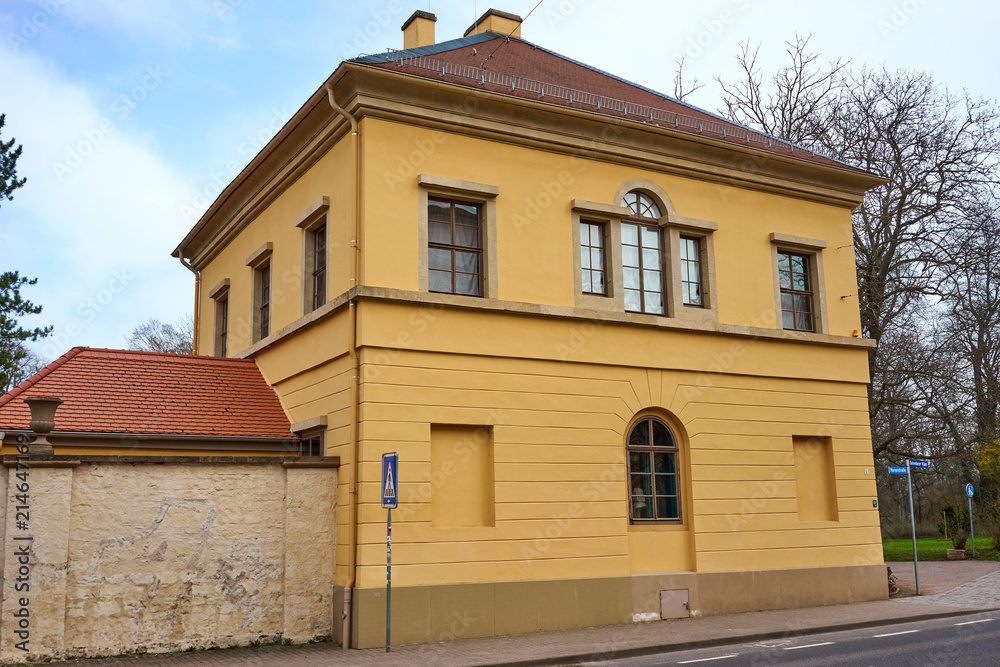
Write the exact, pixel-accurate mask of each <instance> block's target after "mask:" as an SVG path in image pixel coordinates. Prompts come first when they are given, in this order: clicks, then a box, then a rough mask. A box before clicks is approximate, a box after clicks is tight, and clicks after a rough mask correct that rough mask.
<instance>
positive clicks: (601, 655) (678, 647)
mask: <svg viewBox="0 0 1000 667" xmlns="http://www.w3.org/2000/svg"><path fill="white" fill-rule="evenodd" d="M994 611H1000V607H991V608H989V609H968V610H962V611H945V612H937V613H930V614H922V615H919V616H906V617H902V618H880V619H876V620H872V621H857V622H854V623H843V624H840V625H823V626H816V627H811V628H803V629H802V630H783V631H781V632H777V631H772V632H757V633H752V634H747V635H739V636H733V637H725V638H722V639H699V640H697V641H687V642H684V641H682V642H674V643H669V644H650V645H648V646H635V647H632V648H626V649H621V650H619V651H599V652H590V653H576V654H570V655H562V656H553V657H549V658H528V659H526V660H513V661H507V662H482V663H478V664H477V665H476V667H548V666H550V665H557V664H562V663H569V664H576V663H581V662H606V661H608V660H621V659H624V658H641V657H643V656H647V655H657V654H660V653H675V652H678V651H690V650H695V649H701V648H710V647H713V646H720V647H721V646H732V645H734V644H743V643H746V642H749V641H764V640H767V639H783V638H786V637H788V636H790V635H793V636H797V637H805V636H809V635H818V634H823V633H826V632H842V631H843V632H846V631H849V630H863V629H865V628H878V627H884V626H886V625H893V624H896V623H915V622H919V621H933V620H935V619H939V618H954V617H956V616H972V615H974V614H985V613H989V612H994Z"/></svg>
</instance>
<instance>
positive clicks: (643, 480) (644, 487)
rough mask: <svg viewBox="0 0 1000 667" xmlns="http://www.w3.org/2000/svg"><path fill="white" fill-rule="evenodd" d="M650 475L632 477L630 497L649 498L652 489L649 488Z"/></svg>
mask: <svg viewBox="0 0 1000 667" xmlns="http://www.w3.org/2000/svg"><path fill="white" fill-rule="evenodd" d="M650 477H651V475H632V495H633V496H651V495H653V489H651V488H650V484H651V482H650Z"/></svg>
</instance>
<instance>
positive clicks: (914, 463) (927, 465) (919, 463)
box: [907, 459, 931, 468]
mask: <svg viewBox="0 0 1000 667" xmlns="http://www.w3.org/2000/svg"><path fill="white" fill-rule="evenodd" d="M907 463H909V464H910V467H911V468H930V467H931V462H930V461H914V460H912V459H911V460H909V461H907Z"/></svg>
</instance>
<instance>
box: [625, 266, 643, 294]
mask: <svg viewBox="0 0 1000 667" xmlns="http://www.w3.org/2000/svg"><path fill="white" fill-rule="evenodd" d="M622 279H623V280H624V283H625V289H639V269H632V268H629V267H625V268H623V269H622Z"/></svg>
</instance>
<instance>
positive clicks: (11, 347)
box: [0, 340, 45, 394]
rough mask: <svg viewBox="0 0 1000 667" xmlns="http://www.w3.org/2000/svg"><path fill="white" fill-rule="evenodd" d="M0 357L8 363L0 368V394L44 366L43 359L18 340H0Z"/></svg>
mask: <svg viewBox="0 0 1000 667" xmlns="http://www.w3.org/2000/svg"><path fill="white" fill-rule="evenodd" d="M0 357H3V358H4V359H7V360H9V363H8V364H7V365H5V366H4V368H3V369H2V370H0V394H5V393H7V392H8V391H10V390H11V389H13V388H14V387H16V386H17V385H19V384H21V383H22V382H24V381H25V380H27V379H28V378H29V377H31V376H32V375H34V374H35V373H37V372H38V371H40V370H42V369H43V368H45V360H44V359H42V358H41V357H40V356H38V355H37V354H35V353H34V352H32V351H31V350H30V349H28V347H27V346H25V344H24V343H23V342H21V341H19V340H0Z"/></svg>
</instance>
